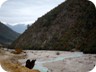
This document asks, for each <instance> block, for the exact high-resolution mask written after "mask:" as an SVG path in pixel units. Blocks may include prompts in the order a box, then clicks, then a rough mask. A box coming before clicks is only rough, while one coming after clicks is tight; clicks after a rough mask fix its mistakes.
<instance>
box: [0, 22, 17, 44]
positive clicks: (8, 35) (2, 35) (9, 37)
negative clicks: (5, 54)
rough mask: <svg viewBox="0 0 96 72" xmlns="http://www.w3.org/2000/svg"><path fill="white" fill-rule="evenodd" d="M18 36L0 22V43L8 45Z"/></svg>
mask: <svg viewBox="0 0 96 72" xmlns="http://www.w3.org/2000/svg"><path fill="white" fill-rule="evenodd" d="M18 36H19V33H16V32H15V31H13V30H11V29H10V28H9V27H7V26H6V25H4V24H3V23H1V22H0V43H2V44H10V43H12V42H13V41H14V40H15V39H16V38H17V37H18Z"/></svg>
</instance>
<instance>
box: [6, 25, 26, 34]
mask: <svg viewBox="0 0 96 72" xmlns="http://www.w3.org/2000/svg"><path fill="white" fill-rule="evenodd" d="M7 26H8V27H10V28H11V29H12V30H14V31H16V32H18V33H23V32H24V31H25V30H26V29H27V25H25V24H17V25H9V24H7Z"/></svg>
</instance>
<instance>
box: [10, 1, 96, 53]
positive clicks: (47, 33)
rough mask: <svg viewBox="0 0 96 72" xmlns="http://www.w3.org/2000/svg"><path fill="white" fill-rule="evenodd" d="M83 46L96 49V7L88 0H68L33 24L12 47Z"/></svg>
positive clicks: (49, 48)
mask: <svg viewBox="0 0 96 72" xmlns="http://www.w3.org/2000/svg"><path fill="white" fill-rule="evenodd" d="M17 47H19V48H23V49H39V50H41V49H44V50H73V49H75V50H81V51H84V52H87V53H96V8H95V5H94V4H93V3H92V2H90V1H88V0H66V1H65V2H64V3H62V4H60V5H59V6H58V7H56V8H54V9H53V10H51V11H50V12H48V13H47V14H45V15H44V16H42V17H40V18H38V20H37V21H36V22H35V23H34V24H33V25H32V26H30V27H29V28H28V29H27V30H26V31H25V32H24V33H23V34H22V35H21V36H20V37H19V38H18V39H17V40H16V41H14V42H13V44H12V45H11V48H17Z"/></svg>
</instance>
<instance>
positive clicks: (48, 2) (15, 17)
mask: <svg viewBox="0 0 96 72" xmlns="http://www.w3.org/2000/svg"><path fill="white" fill-rule="evenodd" d="M0 1H3V0H0ZM5 1H6V0H5ZM64 1H65V0H7V1H6V2H5V3H3V5H2V6H1V7H0V21H2V22H5V23H8V24H16V23H18V24H19V23H24V24H26V23H33V22H34V21H36V20H37V18H38V17H41V16H42V15H44V14H45V13H47V12H48V11H50V10H51V9H53V8H54V7H56V6H58V5H59V4H60V3H62V2H64ZM93 1H94V3H96V0H93Z"/></svg>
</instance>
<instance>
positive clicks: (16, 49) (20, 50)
mask: <svg viewBox="0 0 96 72" xmlns="http://www.w3.org/2000/svg"><path fill="white" fill-rule="evenodd" d="M21 52H22V49H21V48H15V51H13V52H12V53H14V54H20V53H21Z"/></svg>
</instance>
